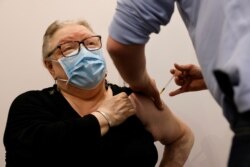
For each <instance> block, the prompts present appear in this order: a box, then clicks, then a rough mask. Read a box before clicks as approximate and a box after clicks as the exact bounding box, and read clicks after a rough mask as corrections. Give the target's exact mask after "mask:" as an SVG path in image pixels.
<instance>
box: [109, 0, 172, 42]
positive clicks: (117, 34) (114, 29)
mask: <svg viewBox="0 0 250 167" xmlns="http://www.w3.org/2000/svg"><path fill="white" fill-rule="evenodd" d="M173 11H174V0H118V1H117V7H116V11H115V14H114V16H113V20H112V22H111V25H110V27H109V34H110V36H111V37H112V38H113V39H115V40H117V41H119V42H120V43H123V44H145V43H146V42H147V41H148V40H149V36H150V34H151V33H159V31H160V26H161V25H166V24H167V23H168V22H169V21H170V18H171V16H172V13H173Z"/></svg>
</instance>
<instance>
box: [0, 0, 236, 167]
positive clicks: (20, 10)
mask: <svg viewBox="0 0 250 167" xmlns="http://www.w3.org/2000/svg"><path fill="white" fill-rule="evenodd" d="M115 5H116V1H115V0H108V1H104V0H102V1H101V0H42V1H40V0H23V1H18V0H8V1H7V0H0V21H1V24H0V57H1V61H0V70H1V88H0V99H1V100H0V118H1V121H0V138H1V141H2V138H3V133H4V128H5V124H6V119H7V114H8V109H9V106H10V104H11V102H12V100H13V99H14V98H15V97H16V96H17V95H18V94H20V93H22V92H24V91H27V90H30V89H42V88H44V87H48V86H51V85H52V84H53V83H54V82H53V80H52V79H51V77H50V75H49V74H48V72H47V71H46V70H45V69H44V67H43V65H42V62H41V45H42V36H43V34H44V31H45V29H46V28H47V26H48V25H49V24H50V23H51V22H52V21H54V20H55V19H75V18H84V19H86V20H88V21H89V22H90V24H91V25H92V27H93V28H94V30H95V32H96V33H98V34H100V35H102V37H103V43H104V46H105V45H106V39H107V32H108V25H109V23H110V20H111V18H112V15H113V12H114V9H115ZM106 60H107V63H108V79H109V81H111V82H114V83H118V84H122V80H121V78H120V77H119V75H118V73H117V71H116V69H115V68H114V66H113V64H112V61H111V60H110V58H109V56H108V54H107V53H106ZM174 62H178V63H195V64H197V61H196V57H195V54H194V51H193V48H192V45H191V42H190V40H189V38H188V35H187V32H186V30H185V28H184V25H183V23H182V21H181V19H180V17H179V15H178V12H177V10H176V12H175V13H174V16H173V19H172V21H171V22H170V24H169V26H168V27H164V28H162V32H161V35H152V40H151V42H150V43H149V44H148V47H147V66H148V71H149V73H150V74H151V76H152V77H154V78H155V79H156V81H157V84H158V86H159V88H161V87H162V86H163V85H164V84H165V82H166V81H167V80H168V79H169V78H170V73H169V69H170V68H171V67H172V66H173V63H174ZM175 88H176V86H175V85H174V83H171V85H170V86H169V87H168V89H167V91H166V92H165V93H164V94H163V95H162V98H163V99H164V101H165V102H166V103H167V104H168V105H169V106H170V108H171V109H172V110H173V112H174V113H176V115H178V116H179V117H180V118H181V119H183V120H184V121H185V122H186V123H187V124H188V125H189V126H190V127H191V128H192V129H193V131H194V133H195V137H196V141H195V145H194V148H193V150H192V152H191V155H190V157H189V159H188V162H187V163H186V165H185V166H186V167H201V166H202V167H225V166H226V161H227V158H228V152H229V146H230V143H231V136H232V134H231V131H230V130H229V127H228V124H227V122H226V121H225V119H224V118H223V116H222V112H221V109H220V108H219V107H218V105H217V104H216V103H215V101H214V100H213V99H212V97H211V96H210V94H209V93H208V92H207V91H202V92H198V93H188V94H185V95H179V96H177V97H169V96H168V95H167V92H168V91H169V90H171V89H175ZM156 144H157V148H158V150H159V157H161V153H162V146H161V144H159V143H156ZM0 166H1V167H2V166H5V150H4V146H3V143H2V142H1V143H0Z"/></svg>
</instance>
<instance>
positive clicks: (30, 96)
mask: <svg viewBox="0 0 250 167" xmlns="http://www.w3.org/2000/svg"><path fill="white" fill-rule="evenodd" d="M54 91H55V88H54V86H53V87H47V88H43V89H40V90H39V89H37V90H35V89H34V90H28V91H25V92H23V93H20V94H19V95H17V96H16V97H15V98H14V100H13V102H23V101H27V100H35V99H38V98H39V97H40V98H42V97H46V96H48V95H51V94H53V93H54Z"/></svg>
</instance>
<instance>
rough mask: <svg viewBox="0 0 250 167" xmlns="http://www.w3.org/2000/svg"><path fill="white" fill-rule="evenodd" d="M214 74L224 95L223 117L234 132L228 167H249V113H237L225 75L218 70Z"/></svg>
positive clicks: (230, 87)
mask: <svg viewBox="0 0 250 167" xmlns="http://www.w3.org/2000/svg"><path fill="white" fill-rule="evenodd" d="M214 74H215V77H216V79H217V82H218V84H219V87H220V89H221V90H222V92H223V93H224V95H225V96H224V99H223V101H224V104H223V109H224V115H225V117H226V118H227V120H228V122H229V123H230V127H231V129H232V131H233V132H234V136H233V140H232V145H231V150H230V155H229V160H228V167H250V111H246V112H243V113H239V112H238V109H237V106H236V105H235V102H234V92H233V85H232V83H231V81H230V79H229V77H228V76H227V74H225V73H224V72H222V71H219V70H217V71H214ZM249 101H250V99H249Z"/></svg>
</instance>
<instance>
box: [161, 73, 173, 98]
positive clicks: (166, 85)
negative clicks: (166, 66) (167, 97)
mask: <svg viewBox="0 0 250 167" xmlns="http://www.w3.org/2000/svg"><path fill="white" fill-rule="evenodd" d="M173 78H174V75H173V76H172V77H171V78H170V79H169V80H168V82H167V83H166V84H165V86H164V87H163V88H162V90H161V92H160V94H162V92H163V91H164V90H165V89H166V88H167V87H168V85H169V84H170V83H171V81H172V79H173Z"/></svg>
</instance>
